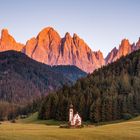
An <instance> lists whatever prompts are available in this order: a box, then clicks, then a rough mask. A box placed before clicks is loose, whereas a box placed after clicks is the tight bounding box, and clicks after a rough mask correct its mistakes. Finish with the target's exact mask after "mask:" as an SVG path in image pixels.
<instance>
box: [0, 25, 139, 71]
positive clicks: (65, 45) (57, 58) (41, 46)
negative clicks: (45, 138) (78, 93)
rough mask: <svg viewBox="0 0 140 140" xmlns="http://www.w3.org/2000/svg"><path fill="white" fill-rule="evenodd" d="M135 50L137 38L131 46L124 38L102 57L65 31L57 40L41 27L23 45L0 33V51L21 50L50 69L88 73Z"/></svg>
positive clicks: (48, 28) (137, 45) (56, 36)
mask: <svg viewBox="0 0 140 140" xmlns="http://www.w3.org/2000/svg"><path fill="white" fill-rule="evenodd" d="M138 49H140V39H139V40H138V42H137V43H136V44H135V43H133V44H131V43H130V42H129V40H128V39H123V40H122V41H121V44H120V45H119V47H118V49H117V48H116V47H115V48H113V50H111V52H110V53H109V54H108V55H107V57H106V58H104V57H103V54H102V52H101V51H100V50H99V51H97V52H95V51H92V50H91V49H90V47H89V46H88V45H87V44H86V43H85V42H84V40H83V39H81V38H80V37H79V36H78V35H77V34H76V33H74V34H73V36H71V35H70V34H69V33H68V32H67V33H66V34H65V36H64V37H63V38H61V37H60V35H59V34H58V32H57V31H56V30H54V29H53V28H52V27H47V28H44V29H43V30H42V31H40V32H39V34H38V35H37V37H33V38H31V39H30V40H28V41H27V42H26V44H25V45H23V44H20V43H18V42H16V41H15V39H14V38H13V37H12V36H11V35H10V34H9V33H8V30H7V29H3V30H2V32H1V39H0V52H2V51H7V50H15V51H21V52H23V53H25V54H26V55H28V56H29V57H30V58H32V59H34V60H36V61H38V62H42V63H44V64H47V65H51V66H53V65H75V66H77V67H78V68H80V69H81V70H83V71H85V72H87V73H92V72H93V71H94V70H95V69H98V68H100V67H102V66H104V65H107V64H109V63H112V62H114V61H116V60H117V59H119V58H120V57H122V56H126V55H128V54H130V53H132V52H133V51H136V50H138Z"/></svg>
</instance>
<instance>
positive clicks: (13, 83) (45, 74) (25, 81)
mask: <svg viewBox="0 0 140 140" xmlns="http://www.w3.org/2000/svg"><path fill="white" fill-rule="evenodd" d="M84 76H86V73H85V72H83V71H81V70H80V69H78V68H77V67H75V66H57V67H51V66H48V65H45V64H42V63H39V62H37V61H35V60H32V59H30V58H29V57H27V56H26V55H25V54H23V53H20V52H15V51H7V52H1V53H0V87H1V88H0V100H2V101H8V102H11V101H12V102H14V103H20V104H21V103H26V102H29V101H31V100H32V99H33V98H37V97H38V96H42V95H46V94H48V92H50V91H52V90H56V89H58V88H60V87H62V85H64V84H68V85H71V84H73V82H75V81H76V80H77V79H78V78H80V77H84Z"/></svg>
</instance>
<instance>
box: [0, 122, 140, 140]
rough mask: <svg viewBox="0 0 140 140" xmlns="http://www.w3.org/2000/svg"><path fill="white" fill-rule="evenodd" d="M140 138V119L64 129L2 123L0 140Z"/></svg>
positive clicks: (39, 125)
mask: <svg viewBox="0 0 140 140" xmlns="http://www.w3.org/2000/svg"><path fill="white" fill-rule="evenodd" d="M73 139H75V140H140V121H131V122H124V123H117V124H109V125H104V126H97V127H95V126H91V127H86V128H82V129H63V128H59V127H58V126H47V125H42V124H21V123H16V124H11V123H3V124H2V125H0V140H73Z"/></svg>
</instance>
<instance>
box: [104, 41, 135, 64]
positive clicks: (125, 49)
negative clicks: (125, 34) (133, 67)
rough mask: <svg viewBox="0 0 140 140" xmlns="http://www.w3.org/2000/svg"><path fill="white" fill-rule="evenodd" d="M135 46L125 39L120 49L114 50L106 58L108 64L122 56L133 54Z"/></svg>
mask: <svg viewBox="0 0 140 140" xmlns="http://www.w3.org/2000/svg"><path fill="white" fill-rule="evenodd" d="M134 47H135V45H131V44H130V43H129V40H128V39H123V40H122V42H121V44H120V46H119V49H116V47H115V48H113V50H112V51H111V52H110V53H109V54H108V55H107V57H106V64H108V63H111V62H114V61H116V60H117V59H119V58H120V57H122V56H126V55H127V54H129V53H131V52H133V51H134V50H135V49H134Z"/></svg>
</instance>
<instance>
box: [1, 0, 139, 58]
mask: <svg viewBox="0 0 140 140" xmlns="http://www.w3.org/2000/svg"><path fill="white" fill-rule="evenodd" d="M48 26H51V27H53V28H54V29H55V30H56V31H57V32H58V33H59V34H60V36H61V37H64V35H65V33H66V32H69V33H70V34H71V35H73V33H76V34H78V35H79V36H80V38H82V39H84V41H85V42H86V43H87V44H88V45H89V47H90V48H91V49H92V50H93V51H98V50H101V51H102V52H103V54H104V57H105V56H106V55H107V53H108V52H109V51H111V49H112V48H114V47H117V48H118V46H119V44H120V42H121V40H122V39H123V38H127V39H129V40H130V43H133V42H137V41H138V38H139V37H140V0H0V30H2V29H3V28H7V29H8V30H9V33H10V34H11V35H12V36H13V37H14V38H15V39H16V41H18V42H21V43H24V44H25V43H26V41H27V40H28V39H30V38H31V37H35V36H37V34H38V33H39V32H40V31H41V30H42V29H43V28H45V27H48Z"/></svg>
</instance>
